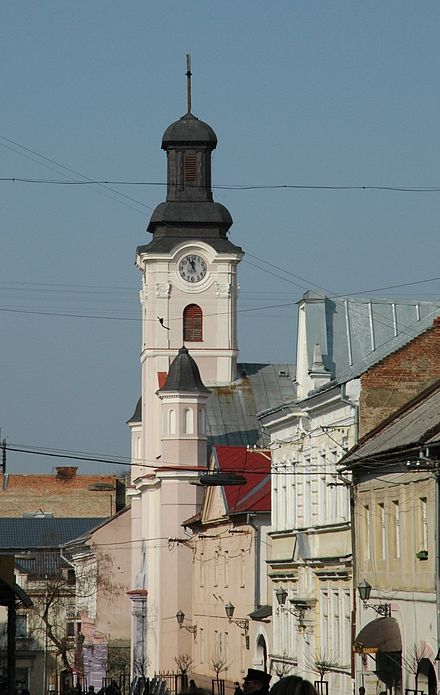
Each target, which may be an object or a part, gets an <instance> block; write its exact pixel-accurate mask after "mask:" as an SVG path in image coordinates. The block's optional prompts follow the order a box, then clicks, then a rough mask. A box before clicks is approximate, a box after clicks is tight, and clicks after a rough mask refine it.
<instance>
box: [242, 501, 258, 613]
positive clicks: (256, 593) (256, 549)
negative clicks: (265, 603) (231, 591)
mask: <svg viewBox="0 0 440 695" xmlns="http://www.w3.org/2000/svg"><path fill="white" fill-rule="evenodd" d="M252 516H253V514H246V524H248V525H249V526H250V527H251V528H253V529H254V531H255V564H254V576H255V583H254V610H255V609H256V608H257V607H258V599H259V598H260V559H261V553H260V546H261V530H260V529H259V528H258V526H255V524H253V523H252V521H251V518H252Z"/></svg>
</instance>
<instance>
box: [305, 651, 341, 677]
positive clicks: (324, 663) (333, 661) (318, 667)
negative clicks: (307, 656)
mask: <svg viewBox="0 0 440 695" xmlns="http://www.w3.org/2000/svg"><path fill="white" fill-rule="evenodd" d="M308 666H309V667H310V668H311V669H312V671H314V672H315V673H318V674H319V680H320V683H323V682H324V677H325V674H326V673H329V672H330V671H333V672H337V673H346V671H347V668H348V666H344V665H343V664H341V663H340V661H339V660H338V659H337V658H336V657H335V655H334V654H332V652H320V651H317V652H315V656H314V658H312V659H311V660H309V662H308Z"/></svg>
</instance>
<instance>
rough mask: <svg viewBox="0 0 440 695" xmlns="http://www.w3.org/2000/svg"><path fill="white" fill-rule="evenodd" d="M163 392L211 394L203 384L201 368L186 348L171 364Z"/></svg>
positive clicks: (161, 390)
mask: <svg viewBox="0 0 440 695" xmlns="http://www.w3.org/2000/svg"><path fill="white" fill-rule="evenodd" d="M159 391H160V392H163V391H184V392H187V393H194V392H196V393H197V392H198V393H210V390H209V389H207V388H206V386H205V384H204V383H203V381H202V379H201V377H200V372H199V368H198V366H197V364H196V362H195V361H194V360H193V358H192V357H191V355H190V354H189V352H188V350H187V348H186V347H181V348H180V350H179V352H178V353H177V356H176V357H175V358H174V360H173V361H172V362H171V364H170V370H169V372H168V376H167V380H166V382H165V385H164V386H163V387H162V388H161V389H159Z"/></svg>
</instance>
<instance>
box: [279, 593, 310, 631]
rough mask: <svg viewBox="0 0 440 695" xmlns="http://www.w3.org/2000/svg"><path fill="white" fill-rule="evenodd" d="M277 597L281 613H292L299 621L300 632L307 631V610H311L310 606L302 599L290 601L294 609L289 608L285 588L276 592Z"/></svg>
mask: <svg viewBox="0 0 440 695" xmlns="http://www.w3.org/2000/svg"><path fill="white" fill-rule="evenodd" d="M275 596H276V597H277V601H278V605H279V607H280V609H281V611H286V612H287V613H291V614H292V615H294V616H295V617H296V618H297V619H298V629H299V630H305V629H306V624H305V622H304V618H305V614H306V610H308V609H309V608H310V605H309V604H308V603H307V602H306V601H304V599H303V600H301V599H292V598H291V599H289V603H291V604H292V605H293V606H294V608H288V607H287V606H286V605H285V604H286V599H287V591H286V590H285V589H284V588H283V587H280V588H279V589H277V590H276V591H275Z"/></svg>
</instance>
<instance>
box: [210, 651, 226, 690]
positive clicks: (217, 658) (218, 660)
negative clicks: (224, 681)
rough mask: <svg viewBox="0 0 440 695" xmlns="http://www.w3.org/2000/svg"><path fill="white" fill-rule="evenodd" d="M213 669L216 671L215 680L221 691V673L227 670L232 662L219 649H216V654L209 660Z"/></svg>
mask: <svg viewBox="0 0 440 695" xmlns="http://www.w3.org/2000/svg"><path fill="white" fill-rule="evenodd" d="M209 663H210V666H211V669H212V670H213V671H214V673H215V682H216V686H217V693H220V674H221V673H222V672H223V671H227V670H228V668H229V666H230V664H228V663H227V661H226V659H225V657H224V656H223V654H222V652H221V651H220V650H219V649H216V650H215V651H214V654H213V655H212V656H211V658H210V660H209Z"/></svg>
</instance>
